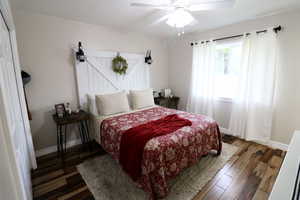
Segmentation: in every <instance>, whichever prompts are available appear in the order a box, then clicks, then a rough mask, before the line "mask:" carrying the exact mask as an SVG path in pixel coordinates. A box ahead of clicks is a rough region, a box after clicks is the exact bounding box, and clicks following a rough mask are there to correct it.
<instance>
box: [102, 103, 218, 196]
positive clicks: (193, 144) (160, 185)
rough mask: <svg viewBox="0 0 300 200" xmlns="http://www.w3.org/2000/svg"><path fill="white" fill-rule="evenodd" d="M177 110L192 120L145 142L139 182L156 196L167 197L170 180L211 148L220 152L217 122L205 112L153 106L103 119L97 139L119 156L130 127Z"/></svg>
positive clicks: (182, 115) (114, 156) (177, 112)
mask: <svg viewBox="0 0 300 200" xmlns="http://www.w3.org/2000/svg"><path fill="white" fill-rule="evenodd" d="M170 114H178V115H179V116H180V117H182V118H186V119H189V120H190V121H191V122H192V126H191V127H183V128H181V129H179V130H177V131H175V132H173V133H171V134H167V135H164V136H159V137H156V138H153V139H151V140H150V141H149V142H148V143H147V144H146V146H145V149H144V152H143V161H142V166H141V168H142V175H141V177H140V178H139V179H138V180H137V182H136V183H137V185H138V186H139V187H141V188H142V189H143V190H145V191H146V192H148V193H149V194H151V196H153V197H156V198H162V197H165V196H166V195H167V194H168V192H169V188H168V181H169V180H170V179H171V178H173V177H174V176H176V175H178V174H179V173H180V172H181V171H182V170H183V169H185V168H187V167H189V166H191V165H193V164H194V163H196V162H197V161H199V159H200V158H201V157H202V156H204V155H207V154H208V153H209V152H210V151H211V150H215V151H216V154H220V152H221V145H222V144H221V136H220V132H219V128H218V125H217V123H216V122H215V121H214V120H213V119H211V118H209V117H206V116H203V115H197V114H191V113H187V112H183V111H177V110H173V109H167V108H163V107H159V106H156V107H152V108H147V109H143V110H139V111H136V112H130V113H126V114H119V115H117V116H113V117H108V118H107V119H104V120H103V119H100V120H99V123H101V126H100V130H99V136H98V137H97V138H98V142H99V143H100V144H101V146H102V147H103V148H104V150H105V151H107V152H108V153H109V154H110V155H112V157H113V158H114V159H115V160H117V161H118V160H119V154H120V142H121V137H122V133H123V132H124V131H126V130H127V129H130V128H132V127H135V126H138V125H140V124H143V123H147V122H149V121H152V120H156V119H159V118H161V117H164V116H167V115H170Z"/></svg>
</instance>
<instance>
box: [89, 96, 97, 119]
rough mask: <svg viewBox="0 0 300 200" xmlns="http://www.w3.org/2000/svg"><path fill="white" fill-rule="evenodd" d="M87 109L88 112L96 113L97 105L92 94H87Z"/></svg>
mask: <svg viewBox="0 0 300 200" xmlns="http://www.w3.org/2000/svg"><path fill="white" fill-rule="evenodd" d="M87 97H88V109H89V112H90V113H92V114H93V115H96V116H97V115H98V110H97V105H96V97H95V95H93V94H88V95H87Z"/></svg>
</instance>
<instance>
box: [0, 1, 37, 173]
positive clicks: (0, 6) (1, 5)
mask: <svg viewBox="0 0 300 200" xmlns="http://www.w3.org/2000/svg"><path fill="white" fill-rule="evenodd" d="M0 12H1V15H2V17H3V19H4V21H5V23H6V26H7V28H8V32H9V37H10V43H11V49H12V55H13V63H14V69H15V72H20V73H15V75H16V81H17V88H18V94H19V101H20V103H21V111H22V119H23V124H24V127H25V134H26V140H27V147H28V152H29V154H30V155H29V157H30V161H31V167H32V169H36V168H37V163H36V156H35V150H34V147H33V142H32V134H31V129H30V124H29V119H28V113H27V107H26V101H25V96H24V90H23V82H22V77H21V67H20V62H19V54H18V47H17V39H16V29H15V25H14V22H13V17H12V12H11V9H10V4H9V1H8V0H0Z"/></svg>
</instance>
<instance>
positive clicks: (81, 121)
mask: <svg viewBox="0 0 300 200" xmlns="http://www.w3.org/2000/svg"><path fill="white" fill-rule="evenodd" d="M89 119H90V115H89V114H88V113H87V112H85V111H83V110H81V111H79V112H78V113H72V114H70V115H65V116H64V117H62V118H59V117H58V116H57V115H56V114H54V115H53V120H54V121H55V123H56V127H57V129H56V131H57V153H58V155H61V156H62V157H63V155H64V153H65V152H66V150H67V129H68V125H71V124H77V125H78V129H79V133H80V138H81V143H82V144H83V145H88V144H89V143H90V141H91V140H90V134H89V127H88V120H89Z"/></svg>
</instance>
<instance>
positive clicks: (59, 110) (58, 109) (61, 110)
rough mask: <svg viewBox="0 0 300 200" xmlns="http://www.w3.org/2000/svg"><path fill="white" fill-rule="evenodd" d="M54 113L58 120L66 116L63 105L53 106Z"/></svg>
mask: <svg viewBox="0 0 300 200" xmlns="http://www.w3.org/2000/svg"><path fill="white" fill-rule="evenodd" d="M55 111H56V116H57V117H59V118H62V117H64V116H65V114H66V108H65V104H63V103H60V104H55Z"/></svg>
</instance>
